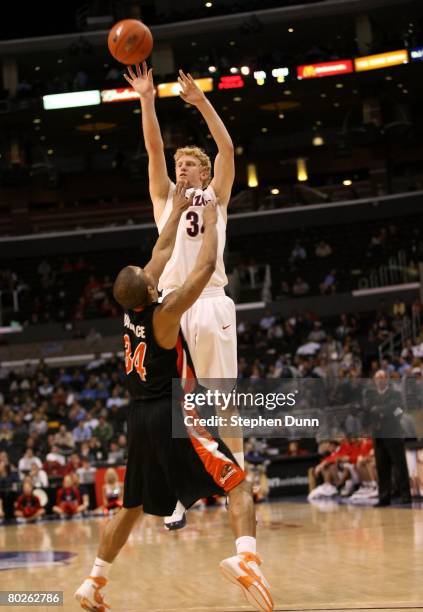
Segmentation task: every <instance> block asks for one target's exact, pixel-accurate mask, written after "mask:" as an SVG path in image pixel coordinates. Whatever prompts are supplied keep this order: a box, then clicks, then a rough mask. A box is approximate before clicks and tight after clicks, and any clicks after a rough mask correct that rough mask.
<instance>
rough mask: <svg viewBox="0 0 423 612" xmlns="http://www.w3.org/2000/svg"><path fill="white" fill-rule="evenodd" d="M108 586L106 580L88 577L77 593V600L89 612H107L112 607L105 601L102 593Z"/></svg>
mask: <svg viewBox="0 0 423 612" xmlns="http://www.w3.org/2000/svg"><path fill="white" fill-rule="evenodd" d="M106 584H107V579H106V578H101V577H98V578H94V577H93V576H88V578H85V580H84V582H83V583H82V584H81V586H80V587H79V589H78V590H77V591H76V592H75V599H77V600H78V601H79V603H80V604H81V608H82V609H83V610H88V611H89V612H106V610H109V609H110V606H109V605H108V604H106V602H105V601H104V598H103V595H102V594H101V593H100V591H101V589H103V588H104V587H105V586H106Z"/></svg>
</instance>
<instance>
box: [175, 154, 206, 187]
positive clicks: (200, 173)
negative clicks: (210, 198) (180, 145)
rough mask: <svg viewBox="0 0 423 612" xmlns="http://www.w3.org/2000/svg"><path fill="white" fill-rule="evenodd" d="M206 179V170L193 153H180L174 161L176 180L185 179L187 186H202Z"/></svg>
mask: <svg viewBox="0 0 423 612" xmlns="http://www.w3.org/2000/svg"><path fill="white" fill-rule="evenodd" d="M206 179H207V171H205V170H204V169H203V167H202V166H201V165H200V162H199V160H198V159H197V158H196V157H194V156H193V155H182V156H181V157H180V158H179V159H178V161H177V162H176V182H179V181H186V182H187V184H188V187H199V188H201V187H202V186H203V183H204V181H205V180H206Z"/></svg>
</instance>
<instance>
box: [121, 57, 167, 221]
mask: <svg viewBox="0 0 423 612" xmlns="http://www.w3.org/2000/svg"><path fill="white" fill-rule="evenodd" d="M135 70H136V74H135V72H134V71H133V69H132V68H131V66H128V74H125V75H124V77H125V79H126V80H127V81H128V83H129V84H130V85H131V87H133V88H134V89H135V91H136V92H138V93H139V94H140V103H141V113H142V115H141V116H142V132H143V135H144V142H145V148H146V149H147V153H148V177H149V187H150V196H151V199H152V202H153V206H154V218H155V220H156V223H157V222H158V220H159V219H160V217H161V214H162V212H163V209H164V207H165V204H166V198H167V195H168V191H169V182H170V181H169V177H168V174H167V167H166V158H165V154H164V145H163V139H162V135H161V132H160V125H159V121H158V119H157V114H156V107H155V92H154V82H153V69H152V68H149V69H148V68H147V64H146V62H143V63H142V66H139V65H137V66H136V67H135Z"/></svg>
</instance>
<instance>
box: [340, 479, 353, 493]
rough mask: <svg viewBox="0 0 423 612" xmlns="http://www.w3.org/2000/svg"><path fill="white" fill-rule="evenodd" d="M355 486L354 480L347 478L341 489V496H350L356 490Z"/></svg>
mask: <svg viewBox="0 0 423 612" xmlns="http://www.w3.org/2000/svg"><path fill="white" fill-rule="evenodd" d="M354 487H355V484H354V482H353V481H352V479H350V480H347V482H346V483H345V484H344V486H343V487H342V489H341V496H342V497H349V496H350V495H351V493H352V492H353V491H354Z"/></svg>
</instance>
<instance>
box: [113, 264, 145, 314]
mask: <svg viewBox="0 0 423 612" xmlns="http://www.w3.org/2000/svg"><path fill="white" fill-rule="evenodd" d="M149 285H150V282H149V279H148V278H147V276H146V274H145V273H144V270H142V268H139V267H138V266H126V268H123V269H122V270H121V271H120V272H119V274H118V275H117V277H116V280H115V283H114V285H113V297H114V298H115V300H116V302H118V304H120V305H121V306H122V308H124V309H125V310H132V309H134V308H139V307H142V306H144V305H145V304H146V302H147V297H148V286H149Z"/></svg>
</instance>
